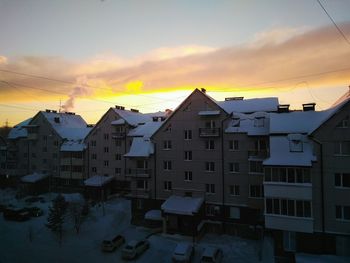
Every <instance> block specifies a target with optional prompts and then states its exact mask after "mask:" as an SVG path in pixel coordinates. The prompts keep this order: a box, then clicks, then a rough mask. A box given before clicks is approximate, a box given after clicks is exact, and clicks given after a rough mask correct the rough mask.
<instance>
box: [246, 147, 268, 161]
mask: <svg viewBox="0 0 350 263" xmlns="http://www.w3.org/2000/svg"><path fill="white" fill-rule="evenodd" d="M268 156H269V150H268V149H264V150H257V149H254V150H249V151H248V158H249V157H255V158H259V159H265V158H267V157H268Z"/></svg>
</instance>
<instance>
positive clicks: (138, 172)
mask: <svg viewBox="0 0 350 263" xmlns="http://www.w3.org/2000/svg"><path fill="white" fill-rule="evenodd" d="M126 176H127V177H137V178H149V177H150V176H151V169H143V168H136V169H129V170H128V172H127V174H126Z"/></svg>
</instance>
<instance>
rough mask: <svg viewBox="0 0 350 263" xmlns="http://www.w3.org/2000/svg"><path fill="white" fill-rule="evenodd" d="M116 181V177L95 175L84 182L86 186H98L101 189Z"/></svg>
mask: <svg viewBox="0 0 350 263" xmlns="http://www.w3.org/2000/svg"><path fill="white" fill-rule="evenodd" d="M113 179H114V176H112V175H110V176H102V175H95V176H92V177H90V178H88V179H86V180H85V181H84V184H85V185H86V186H96V187H100V186H103V185H105V184H107V183H109V182H111V181H112V180H113Z"/></svg>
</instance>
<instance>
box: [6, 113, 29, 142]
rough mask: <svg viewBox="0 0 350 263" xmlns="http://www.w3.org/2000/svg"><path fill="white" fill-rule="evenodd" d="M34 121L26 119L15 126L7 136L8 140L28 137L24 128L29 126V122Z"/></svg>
mask: <svg viewBox="0 0 350 263" xmlns="http://www.w3.org/2000/svg"><path fill="white" fill-rule="evenodd" d="M31 120H32V118H29V119H26V120H25V121H22V122H21V123H19V124H17V125H15V126H14V127H13V128H12V129H11V131H10V132H9V134H8V135H7V138H8V139H18V138H25V137H27V135H28V133H27V129H26V128H25V127H24V126H26V125H28V124H29V122H30V121H31Z"/></svg>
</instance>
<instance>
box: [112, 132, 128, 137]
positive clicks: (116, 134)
mask: <svg viewBox="0 0 350 263" xmlns="http://www.w3.org/2000/svg"><path fill="white" fill-rule="evenodd" d="M112 138H113V139H121V138H125V132H124V131H122V132H113V133H112Z"/></svg>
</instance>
